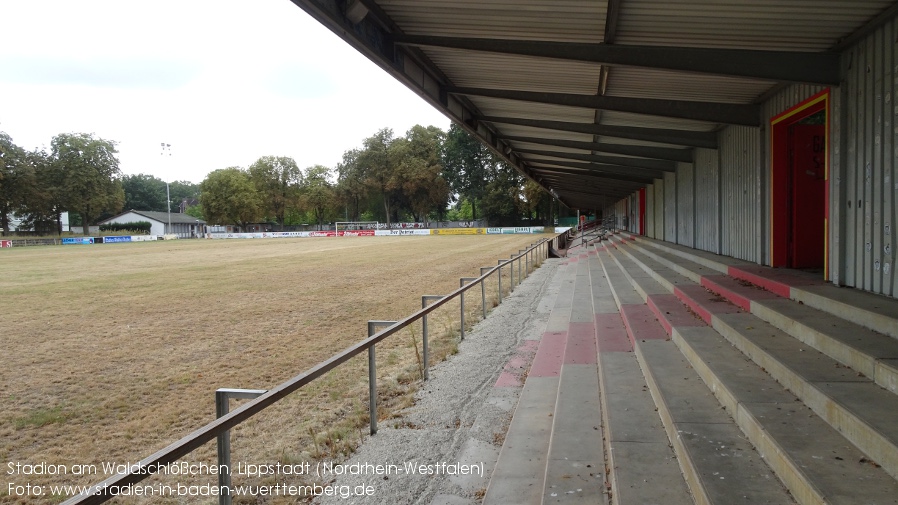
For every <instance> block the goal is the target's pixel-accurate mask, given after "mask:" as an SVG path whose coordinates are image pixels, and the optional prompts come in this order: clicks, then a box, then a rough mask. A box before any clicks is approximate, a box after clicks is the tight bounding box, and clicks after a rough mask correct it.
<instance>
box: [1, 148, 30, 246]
mask: <svg viewBox="0 0 898 505" xmlns="http://www.w3.org/2000/svg"><path fill="white" fill-rule="evenodd" d="M33 186H34V171H33V170H32V169H31V167H30V166H29V164H28V163H27V160H26V153H25V150H24V149H22V148H21V147H19V146H17V145H15V144H14V143H13V141H12V137H10V136H9V135H7V134H6V133H4V132H0V228H2V229H3V232H4V233H9V231H10V229H9V222H10V219H9V218H10V214H12V213H13V212H18V211H20V210H21V208H22V207H23V206H24V205H25V199H26V195H27V194H28V192H30V191H31V189H32V187H33Z"/></svg>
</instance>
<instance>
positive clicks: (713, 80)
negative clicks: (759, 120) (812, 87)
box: [606, 67, 776, 103]
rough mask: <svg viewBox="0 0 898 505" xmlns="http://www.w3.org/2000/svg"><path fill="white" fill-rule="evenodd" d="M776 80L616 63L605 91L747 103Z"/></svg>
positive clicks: (639, 95)
mask: <svg viewBox="0 0 898 505" xmlns="http://www.w3.org/2000/svg"><path fill="white" fill-rule="evenodd" d="M774 84H776V83H775V82H772V81H764V80H756V79H737V78H734V77H722V76H717V75H706V74H687V73H683V72H673V71H670V70H657V69H648V68H635V67H615V68H614V69H612V70H611V75H610V79H609V80H608V88H607V91H606V94H607V95H609V96H632V97H641V98H668V99H673V100H698V101H706V102H726V103H750V102H751V101H752V100H754V99H755V98H757V97H758V96H759V95H761V94H762V93H764V92H765V91H767V90H768V89H770V87H771V86H773V85H774Z"/></svg>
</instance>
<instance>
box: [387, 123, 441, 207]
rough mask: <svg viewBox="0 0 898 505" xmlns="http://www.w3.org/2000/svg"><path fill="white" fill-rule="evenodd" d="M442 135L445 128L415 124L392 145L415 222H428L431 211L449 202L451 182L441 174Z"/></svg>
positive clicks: (399, 178)
mask: <svg viewBox="0 0 898 505" xmlns="http://www.w3.org/2000/svg"><path fill="white" fill-rule="evenodd" d="M442 138H443V131H442V130H440V129H439V128H437V127H435V126H429V127H427V128H425V127H423V126H421V125H415V126H414V127H412V128H411V129H410V130H409V131H408V132H407V133H406V136H405V138H400V139H396V140H395V141H394V142H393V144H392V145H391V146H390V149H391V151H392V155H393V158H394V159H395V160H396V163H397V170H396V178H397V183H398V185H399V188H400V189H401V191H402V194H403V195H404V196H405V201H406V202H407V203H408V206H409V208H410V210H411V212H412V214H413V215H414V217H415V221H423V222H425V223H426V222H427V215H428V214H429V213H430V212H431V211H438V212H439V211H440V210H442V209H445V208H446V205H447V204H448V202H449V196H450V191H449V184H448V183H447V182H446V180H445V179H444V178H443V176H442V175H441V171H442V170H443V165H442V163H441V157H440V152H441V149H442Z"/></svg>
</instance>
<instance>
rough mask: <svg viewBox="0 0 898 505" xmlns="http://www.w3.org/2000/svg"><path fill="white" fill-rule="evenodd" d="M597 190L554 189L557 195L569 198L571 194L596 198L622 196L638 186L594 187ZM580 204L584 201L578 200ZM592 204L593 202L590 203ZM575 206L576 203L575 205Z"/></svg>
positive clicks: (616, 197) (635, 189) (591, 198)
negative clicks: (627, 187)
mask: <svg viewBox="0 0 898 505" xmlns="http://www.w3.org/2000/svg"><path fill="white" fill-rule="evenodd" d="M596 190H597V191H583V190H582V189H566V188H558V189H556V190H555V191H556V192H557V193H559V195H561V196H564V197H568V198H570V196H571V195H574V196H581V197H587V198H589V199H590V200H593V199H598V198H603V197H604V198H615V199H619V198H623V197H625V196H627V195H629V194H631V193H633V192H634V191H638V190H639V188H633V189H614V188H596ZM578 203H580V204H581V205H582V204H583V203H585V202H582V201H578ZM592 205H594V204H592ZM575 206H576V205H575Z"/></svg>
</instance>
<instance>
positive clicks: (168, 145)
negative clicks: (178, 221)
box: [160, 142, 171, 235]
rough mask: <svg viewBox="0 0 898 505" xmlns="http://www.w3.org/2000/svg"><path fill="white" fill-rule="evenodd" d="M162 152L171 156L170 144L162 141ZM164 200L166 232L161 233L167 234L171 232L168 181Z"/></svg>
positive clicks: (163, 154)
mask: <svg viewBox="0 0 898 505" xmlns="http://www.w3.org/2000/svg"><path fill="white" fill-rule="evenodd" d="M161 144H162V152H161V153H160V154H161V155H162V156H165V153H166V151H168V155H169V156H171V144H166V143H165V142H162V143H161ZM165 200H166V207H168V230H166V231H167V232H168V233H163V235H167V234H169V233H171V191H169V187H168V182H167V181H166V183H165Z"/></svg>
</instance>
